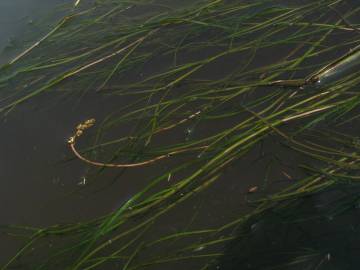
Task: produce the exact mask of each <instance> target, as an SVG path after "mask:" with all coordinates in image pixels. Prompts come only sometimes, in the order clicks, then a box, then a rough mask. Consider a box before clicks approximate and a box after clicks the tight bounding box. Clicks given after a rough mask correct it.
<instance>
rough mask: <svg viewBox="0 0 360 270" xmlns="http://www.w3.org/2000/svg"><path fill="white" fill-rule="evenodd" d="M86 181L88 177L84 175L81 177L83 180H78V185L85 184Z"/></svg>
mask: <svg viewBox="0 0 360 270" xmlns="http://www.w3.org/2000/svg"><path fill="white" fill-rule="evenodd" d="M86 183H87V180H86V177H85V176H83V177H82V178H81V181H80V182H78V186H85V185H86Z"/></svg>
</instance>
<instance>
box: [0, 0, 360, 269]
mask: <svg viewBox="0 0 360 270" xmlns="http://www.w3.org/2000/svg"><path fill="white" fill-rule="evenodd" d="M75 6H76V7H75V8H74V9H72V10H71V11H69V12H70V14H69V16H67V17H65V18H63V19H62V20H61V21H60V22H59V23H58V24H57V25H56V26H55V27H54V28H53V30H51V31H50V32H49V33H48V34H46V35H45V36H44V37H42V38H41V39H40V40H39V41H37V42H36V43H34V45H32V46H30V47H29V48H28V49H25V50H24V52H23V53H21V54H19V55H18V56H16V57H15V58H14V59H13V60H12V61H10V62H9V64H7V65H5V66H3V67H2V69H1V73H0V90H1V92H2V98H1V101H0V111H1V112H2V113H9V112H10V111H11V110H16V108H17V106H23V103H26V102H35V100H36V98H37V97H39V96H41V94H43V93H44V92H48V93H51V92H53V93H54V94H55V93H66V94H67V95H69V96H70V97H73V96H76V95H82V94H87V93H89V92H93V93H96V94H97V95H99V97H101V96H110V97H112V98H121V99H123V100H125V101H126V104H127V105H126V106H124V107H122V108H119V110H118V111H114V112H113V113H112V114H110V115H109V116H108V117H107V118H105V119H100V121H98V120H99V119H97V121H98V122H100V125H99V127H98V128H97V130H96V132H95V131H94V129H95V128H96V126H97V125H95V126H94V127H92V126H93V125H94V124H95V122H94V120H88V121H86V122H84V123H80V124H79V125H78V126H77V127H76V129H75V133H74V135H73V136H72V137H70V139H69V141H68V146H69V147H70V148H71V150H72V151H73V154H74V155H75V157H76V158H77V159H80V160H82V161H83V162H84V163H85V164H88V165H89V166H91V167H92V166H94V168H93V170H94V175H96V177H94V180H93V181H100V180H101V177H102V172H103V171H104V170H105V169H107V168H108V167H110V168H108V169H116V168H117V169H119V168H122V169H124V168H129V169H132V170H140V169H141V170H144V171H145V172H146V170H147V169H148V167H149V166H157V167H156V168H157V173H158V174H151V175H149V178H148V179H146V185H145V186H144V187H143V189H142V190H141V191H139V192H138V193H136V194H134V195H133V196H132V197H131V198H130V199H129V200H128V201H126V202H125V203H124V204H123V205H122V206H121V207H119V208H118V209H116V210H114V211H112V212H110V213H108V214H107V215H105V216H101V217H98V218H95V219H93V220H89V221H81V222H79V223H74V224H64V225H59V224H57V225H54V226H50V227H46V228H33V227H24V226H12V225H10V226H4V230H6V231H7V232H8V233H12V234H14V235H22V236H24V234H25V237H27V238H28V242H27V243H26V244H25V246H24V247H23V248H22V249H20V250H19V251H18V253H17V254H15V255H14V256H13V257H12V258H11V259H10V260H9V262H8V263H7V264H6V265H4V266H3V267H2V268H1V269H3V270H5V269H10V268H11V267H12V266H13V265H15V266H16V264H17V263H18V262H19V260H20V258H21V259H22V263H24V264H26V265H27V267H31V269H115V268H116V267H117V268H122V269H126V270H128V269H144V268H149V267H154V268H155V269H159V267H160V266H159V265H163V264H165V265H166V267H169V266H168V265H169V264H173V265H182V263H194V265H192V267H193V268H191V269H202V270H205V269H211V268H214V267H216V266H217V265H218V264H219V263H221V262H222V259H219V260H218V258H222V257H223V256H224V246H226V245H229V243H231V242H232V241H239V242H241V243H244V242H243V241H245V240H246V239H248V237H251V235H252V234H253V231H254V230H253V229H254V228H252V229H251V226H252V225H249V224H258V222H259V221H261V220H268V219H269V218H271V214H272V213H274V212H281V211H284V212H286V213H288V212H287V211H290V212H291V211H293V209H294V205H295V206H296V205H297V204H298V203H299V202H300V201H302V200H304V198H309V197H310V198H312V196H316V195H318V194H320V193H321V192H325V191H328V190H331V189H335V188H337V187H339V186H342V185H347V186H350V187H352V186H356V185H357V183H356V182H357V180H358V178H359V176H358V174H357V169H358V166H359V165H358V161H359V154H358V151H357V150H358V149H359V145H358V143H357V140H356V137H355V136H354V135H353V134H352V133H347V132H343V131H342V129H345V128H346V127H347V126H348V125H350V126H351V125H353V123H355V122H356V121H357V119H358V112H357V107H358V104H359V102H360V97H359V93H358V91H357V88H358V86H359V82H360V79H359V78H360V77H359V62H360V56H359V33H358V32H359V30H358V29H359V28H358V25H356V24H352V23H350V21H351V20H352V19H354V18H356V17H357V16H358V15H359V10H360V8H359V7H354V6H349V5H348V4H347V3H346V2H345V1H341V0H321V1H308V2H307V3H303V4H298V5H295V4H294V5H287V4H284V3H281V1H270V0H262V1H240V2H239V1H222V0H214V1H191V3H189V4H188V5H185V4H184V5H181V6H180V7H177V6H174V7H171V6H169V5H166V4H164V1H150V0H143V1H107V0H103V1H95V2H94V3H85V2H84V1H76V5H75ZM334 9H340V10H343V12H342V13H340V14H339V13H338V12H334ZM339 39H341V40H342V42H341V43H338V42H336V41H337V40H339ZM269 55H271V57H269ZM294 78H295V79H294ZM302 78H305V79H302ZM94 117H95V118H97V116H96V115H95V116H94ZM350 121H351V122H350ZM90 127H92V128H91V129H90ZM119 130H121V131H122V130H125V131H126V135H119V133H120V134H123V133H124V132H119ZM184 130H186V131H185V134H184ZM83 136H90V137H91V138H92V139H93V141H92V142H93V143H92V145H90V146H83V145H82V144H81V143H79V142H78V141H79V140H80V138H82V137H83ZM268 140H273V141H275V142H276V143H277V144H278V145H279V147H282V148H284V149H286V151H287V152H286V154H285V156H282V157H279V155H280V154H278V153H272V152H271V148H270V150H269V149H261V147H262V146H263V144H265V143H266V142H267V141H268ZM79 145H80V148H78V147H79ZM64 147H66V146H64ZM259 148H260V149H261V150H260V152H261V151H262V154H263V156H261V155H260V158H259V159H262V158H265V156H266V155H270V156H271V158H272V160H277V161H276V162H277V163H278V165H277V167H276V170H277V171H278V172H283V173H285V172H284V171H283V168H284V163H286V162H285V161H286V159H287V158H289V156H292V157H295V156H298V157H300V159H301V160H302V163H304V164H295V165H296V166H295V168H293V169H294V173H293V174H294V175H297V176H296V181H295V180H294V179H293V178H294V177H291V176H289V175H288V176H286V173H285V176H286V178H287V182H286V185H285V187H281V188H276V189H275V190H273V191H268V190H267V189H266V184H265V183H264V184H263V186H259V187H258V186H255V184H254V186H253V187H250V189H249V190H248V191H249V194H247V195H246V196H247V197H248V198H250V199H249V205H250V206H252V208H250V209H246V211H245V210H244V209H242V210H241V211H240V210H236V209H234V211H235V212H236V217H235V216H231V215H230V216H225V217H224V218H223V219H220V218H219V220H216V221H214V223H213V224H207V223H205V224H204V222H201V219H200V218H196V216H197V215H201V211H207V210H206V209H207V208H204V209H202V208H199V209H198V210H196V211H194V209H193V208H192V207H191V206H190V207H189V205H188V204H189V202H192V203H193V204H195V205H197V203H198V202H197V201H196V200H197V198H198V197H199V196H201V195H203V194H207V191H208V190H209V189H211V188H212V187H213V186H215V185H217V184H219V183H224V184H223V185H226V183H229V180H228V179H227V178H228V177H229V176H228V175H227V173H226V172H227V170H235V171H236V169H237V168H238V167H240V166H241V164H243V163H245V162H246V160H248V159H249V156H250V155H251V153H252V152H254V151H259V150H258V149H259ZM79 149H81V150H79ZM309 164H310V165H309ZM98 167H100V168H98ZM130 167H134V168H130ZM164 168H165V169H164ZM264 171H265V174H266V176H265V177H264V178H269V176H268V175H267V173H266V170H265V169H264ZM304 172H306V174H304ZM241 173H242V171H236V174H235V175H240V174H241ZM272 178H280V177H279V175H277V176H276V177H272ZM272 180H273V181H274V180H276V179H272ZM245 193H246V191H245ZM229 196H237V195H236V194H229ZM204 200H205V201H207V203H206V204H209V205H211V204H210V203H209V202H208V201H211V197H205V199H204ZM356 200H357V198H356ZM341 202H344V207H345V208H346V207H350V205H353V201H351V202H347V201H344V200H341ZM340 206H342V205H341V204H339V207H335V208H331V213H330V215H334V213H335V214H336V213H338V211H341V207H340ZM223 207H224V208H225V207H227V206H226V205H223ZM288 209H291V210H288ZM174 213H176V215H182V216H183V217H184V219H186V220H191V222H190V225H189V222H185V224H182V223H181V222H180V223H179V224H174V226H176V229H177V232H175V233H174V232H171V230H169V229H165V228H164V229H163V230H161V232H159V231H158V230H157V228H158V227H161V226H162V225H163V224H164V220H166V217H169V216H170V217H171V215H174ZM322 214H323V213H322V212H320V214H319V216H321V215H322ZM326 214H327V215H329V213H326ZM269 216H270V217H269ZM300 217H301V216H300V215H294V216H291V219H292V220H295V219H297V218H300ZM305 218H309V217H308V216H306V217H305ZM311 218H313V217H310V218H309V219H311ZM195 220H196V222H195ZM193 223H195V224H196V223H198V224H199V225H198V226H195V225H193ZM255 226H256V225H255ZM249 227H250V230H249ZM235 239H236V240H235ZM49 241H51V243H52V246H53V247H52V248H51V249H48V248H47V246H48V242H49ZM245 243H246V241H245ZM225 251H226V250H225ZM295 253H296V252H295ZM295 253H294V254H295ZM298 254H299V253H296V254H295V255H294V256H292V255H291V256H290V258H289V259H288V260H287V261H286V262H285V264H284V262H283V261H282V262H279V265H278V267H279V268H281V267H283V269H289V268H285V267H289V265H290V264H293V265H299V262H301V263H304V262H313V260H317V259H319V258H321V259H323V258H324V257H323V256H322V255H323V253H322V252H319V251H316V250H315V251H313V250H310V249H306V250H304V253H303V254H300V255H298ZM319 254H320V255H319ZM44 255H46V256H47V259H46V260H44ZM291 258H292V259H291ZM314 258H315V259H314ZM23 260H25V261H23ZM316 262H318V263H317V264H316V263H314V264H313V263H311V264H309V265H310V266H309V267H313V268H309V269H316V268H315V267H318V268H319V267H320V266H321V265H320V264H319V261H316ZM319 265H320V266H319ZM271 267H273V266H271ZM274 267H275V266H274ZM189 269H190V268H189ZM264 269H265V268H264ZM269 269H270V266H269Z"/></svg>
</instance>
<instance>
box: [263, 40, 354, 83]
mask: <svg viewBox="0 0 360 270" xmlns="http://www.w3.org/2000/svg"><path fill="white" fill-rule="evenodd" d="M358 66H360V45H358V46H356V47H355V48H353V49H351V50H350V52H348V53H346V54H345V55H343V56H341V57H340V58H338V59H336V60H335V61H333V62H331V63H330V64H328V65H326V66H325V67H323V68H321V69H320V70H319V71H317V72H315V73H314V74H312V75H310V76H308V77H307V78H305V79H297V80H277V81H273V82H270V83H268V84H267V85H268V86H284V87H304V86H307V85H310V86H311V85H315V84H317V85H319V86H320V85H325V84H328V83H330V82H333V81H335V80H337V79H338V78H339V77H340V76H342V75H345V74H347V73H348V72H349V71H352V69H353V68H356V67H358Z"/></svg>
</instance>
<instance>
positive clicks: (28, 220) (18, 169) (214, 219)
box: [0, 0, 359, 270]
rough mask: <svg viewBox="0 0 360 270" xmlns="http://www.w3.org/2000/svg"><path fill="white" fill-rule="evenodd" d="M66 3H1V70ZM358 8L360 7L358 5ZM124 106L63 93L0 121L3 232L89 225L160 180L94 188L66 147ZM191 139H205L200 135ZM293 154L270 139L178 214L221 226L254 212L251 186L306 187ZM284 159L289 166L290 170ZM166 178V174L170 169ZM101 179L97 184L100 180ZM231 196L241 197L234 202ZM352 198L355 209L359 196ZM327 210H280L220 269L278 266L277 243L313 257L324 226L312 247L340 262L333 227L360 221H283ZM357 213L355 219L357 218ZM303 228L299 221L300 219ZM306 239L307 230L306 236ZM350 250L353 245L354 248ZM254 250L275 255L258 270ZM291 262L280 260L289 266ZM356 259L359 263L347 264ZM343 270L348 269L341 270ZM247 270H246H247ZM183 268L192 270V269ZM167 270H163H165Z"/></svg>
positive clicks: (128, 179) (134, 174) (121, 179)
mask: <svg viewBox="0 0 360 270" xmlns="http://www.w3.org/2000/svg"><path fill="white" fill-rule="evenodd" d="M69 2H70V4H72V1H65V0H62V1H61V0H57V1H55V0H52V1H45V0H41V1H40V0H32V1H30V0H23V1H14V0H2V1H1V2H0V50H3V51H4V53H3V54H2V55H3V57H2V58H1V59H0V64H1V63H5V62H7V61H8V60H9V59H11V58H12V57H14V56H15V55H17V53H19V52H20V51H21V47H22V46H23V45H21V44H24V43H25V44H31V42H32V40H36V39H37V38H38V37H41V36H42V35H43V34H44V33H46V30H47V29H48V28H47V27H46V25H45V26H44V25H42V26H41V27H39V26H38V25H37V24H38V19H40V18H41V17H43V16H50V20H47V21H48V22H49V26H50V25H51V22H54V21H56V20H57V19H58V18H59V17H61V11H59V13H55V14H54V15H49V13H50V11H53V9H54V8H55V7H58V6H59V4H69ZM354 5H355V6H356V3H355V4H354ZM60 10H61V9H60ZM40 21H41V19H40ZM24 33H26V34H25V35H24ZM25 36H26V37H25ZM272 57H276V55H273V56H272ZM269 61H271V59H269ZM213 72H214V73H216V71H213ZM127 102H128V101H125V100H122V98H121V97H118V98H114V97H113V96H111V97H106V96H102V97H101V99H99V96H98V95H96V94H85V95H78V96H75V97H74V96H71V97H69V96H66V95H64V94H63V93H55V94H54V93H49V94H45V95H42V96H41V97H38V98H35V99H34V100H32V101H31V102H29V103H25V104H24V105H21V106H19V107H18V108H16V109H15V110H14V111H13V112H11V113H10V114H8V115H7V116H6V117H4V118H3V119H2V120H1V122H0V130H1V133H0V150H1V151H0V223H1V224H31V225H33V226H45V225H51V224H57V223H67V222H76V221H82V220H87V219H90V218H95V217H97V216H99V215H103V214H106V213H108V211H110V210H113V209H116V208H117V207H119V206H120V205H121V204H122V203H123V202H124V201H126V199H128V198H130V197H131V195H133V194H135V193H136V192H138V191H139V190H140V188H141V187H143V186H144V184H145V183H144V180H146V177H145V176H148V175H155V174H156V173H157V172H158V171H156V170H159V168H152V167H150V168H146V169H144V170H139V171H138V170H125V171H121V172H119V171H116V170H106V171H105V172H102V173H101V175H100V176H99V175H97V176H96V181H92V180H93V178H94V179H95V176H94V175H95V174H96V173H94V172H93V170H91V169H90V168H89V166H87V165H84V164H83V163H82V162H80V161H78V160H74V159H73V156H72V153H71V152H70V150H69V149H68V145H67V143H66V141H67V139H68V137H69V136H70V135H71V134H72V132H73V129H74V126H76V125H77V124H78V123H79V122H81V121H83V120H85V119H88V118H92V117H96V118H97V119H100V120H101V119H104V118H105V117H106V116H107V115H108V114H109V113H111V112H112V111H113V110H116V109H117V108H119V107H121V106H125V105H126V103H127ZM33 119H36V121H33ZM188 129H190V131H191V132H192V126H189V127H187V128H185V130H184V133H183V134H178V136H180V137H184V138H185V137H186V136H187V135H189V134H187V132H186V131H187V130H188ZM193 132H200V131H197V130H196V129H194V131H193ZM188 133H189V132H188ZM83 143H84V145H86V143H87V140H86V139H84V140H83ZM274 153H276V155H275V154H274ZM288 155H289V152H288V149H286V147H284V146H283V145H282V144H281V142H280V140H279V139H277V138H269V139H267V140H265V141H264V143H263V145H261V147H260V146H259V147H255V148H254V149H253V151H252V152H251V153H249V154H248V156H247V158H246V160H240V161H238V162H236V163H235V164H234V165H233V166H232V167H231V168H229V169H228V170H227V172H226V173H225V174H224V175H223V178H224V179H223V180H224V181H218V182H217V183H216V184H214V185H213V186H211V188H210V189H209V190H208V192H207V194H206V196H205V195H202V196H199V197H197V198H196V199H192V200H190V201H189V202H187V203H186V204H185V205H184V206H182V207H185V208H187V209H188V208H191V207H192V208H194V209H196V210H194V212H193V213H192V214H193V215H194V216H196V219H194V220H196V221H194V222H192V223H191V226H192V227H194V228H201V227H202V226H204V225H209V224H211V225H213V226H215V225H217V224H222V223H223V222H224V220H231V219H232V218H236V217H237V216H239V213H243V212H245V211H247V210H249V209H250V208H249V206H248V204H247V199H248V198H249V196H250V197H251V196H253V195H249V194H248V193H247V191H248V190H249V188H251V187H254V186H262V185H264V182H265V181H267V180H266V179H276V181H270V182H267V183H266V190H264V191H261V192H263V193H271V192H272V191H275V190H278V189H279V188H281V187H283V186H286V185H287V184H288V183H290V182H292V181H296V180H297V179H301V178H302V177H303V176H305V173H303V172H302V171H299V170H298V169H297V168H296V165H295V164H300V163H304V162H307V161H308V159H307V158H305V157H304V156H302V155H300V154H298V155H295V154H293V153H292V155H291V156H288ZM259 157H261V158H259ZM279 160H286V164H284V163H282V162H280V161H279ZM161 169H164V170H165V169H166V165H164V168H161ZM161 169H160V170H161ZM99 178H100V180H101V181H98V180H99ZM143 179H144V180H143ZM84 184H85V185H84ZM261 192H260V194H261ZM343 192H344V193H346V192H347V191H346V190H345V191H343ZM335 193H336V192H335ZM228 194H237V195H236V196H228ZM254 196H257V195H254ZM329 196H331V195H329ZM351 196H353V198H354V200H357V197H356V196H355V195H354V194H352V195H351ZM331 198H336V196H331ZM334 200H335V199H334ZM324 201H326V202H327V201H328V200H327V195H326V194H325V195H323V197H321V195H320V196H319V197H315V198H311V199H310V200H309V201H308V200H304V202H301V205H300V206H299V205H290V206H289V208H288V209H282V211H283V212H281V211H279V213H277V217H278V219H272V218H269V219H267V220H266V221H264V223H263V224H255V225H254V224H250V225H249V229H250V230H254V231H256V233H255V234H254V238H253V239H245V240H243V241H246V242H239V243H238V242H236V241H234V242H233V243H231V244H230V245H228V246H227V247H226V252H227V254H229V255H228V256H225V257H224V258H223V259H221V260H220V261H219V268H217V269H225V270H230V269H234V270H235V269H240V268H235V267H238V265H240V266H241V267H242V268H241V269H262V267H264V265H265V266H267V265H268V264H269V261H271V260H272V259H273V258H272V257H271V256H272V253H271V252H269V250H268V249H261V247H264V246H266V245H267V244H268V243H273V247H271V249H272V251H273V252H274V254H279V253H281V252H283V253H284V254H286V255H287V256H289V257H291V256H290V255H288V252H290V253H291V252H294V253H296V252H298V249H297V248H294V247H298V246H296V245H297V243H299V242H300V243H302V242H301V241H303V243H304V244H303V243H302V244H301V245H303V246H302V247H303V248H304V250H306V249H308V248H312V247H313V246H306V245H305V242H306V243H309V241H308V238H307V237H309V238H311V239H314V238H316V237H318V235H317V232H318V231H320V230H322V229H323V228H324V226H325V227H326V230H325V231H324V235H323V236H321V237H320V238H319V240H317V241H319V242H320V244H319V243H317V244H314V246H317V247H319V250H321V251H322V252H320V253H319V254H318V255H317V256H318V257H321V258H324V264H325V263H326V262H327V261H329V260H330V259H332V256H334V255H333V254H334V250H327V249H326V248H325V247H326V246H328V245H336V243H338V242H339V241H341V239H338V238H337V237H335V236H334V231H336V227H337V226H342V225H341V224H343V223H345V225H344V227H343V228H344V229H343V230H342V231H343V233H344V234H345V235H347V236H348V235H349V234H351V233H353V232H354V233H355V234H356V232H357V228H358V226H359V225H358V223H357V222H351V226H352V227H351V226H349V227H347V225H346V224H348V220H352V215H351V214H348V213H347V216H346V217H345V218H344V219H342V220H341V222H340V223H329V222H331V221H332V220H330V221H329V220H319V221H318V223H316V226H315V227H311V225H312V224H309V223H306V224H302V223H301V222H299V224H296V226H292V225H291V226H290V225H289V224H287V223H286V218H287V215H289V213H291V211H294V210H293V209H295V208H296V209H297V210H298V209H305V210H304V211H303V212H304V216H306V217H308V216H309V215H313V213H314V212H316V211H318V207H322V205H324ZM325 204H326V203H325ZM319 205H320V206H319ZM329 207H331V206H329ZM354 211H355V212H356V213H357V211H358V210H354ZM355 212H354V213H353V214H354V215H355V214H356V213H355ZM185 213H186V211H184V212H183V213H182V212H181V209H180V210H178V211H177V212H176V214H174V215H173V216H171V215H170V216H168V217H167V219H166V220H164V222H163V227H161V228H158V230H159V231H163V230H165V231H169V232H173V231H176V230H177V228H174V227H172V225H171V223H173V221H174V220H176V222H175V223H176V224H177V225H178V226H179V228H181V227H182V226H186V225H187V224H188V223H190V222H189V220H190V219H191V217H189V216H188V215H187V214H185ZM269 215H270V214H269ZM299 219H301V216H300V215H299ZM284 220H285V221H284ZM169 221H172V222H169ZM334 224H336V225H334ZM295 227H296V228H295ZM309 227H310V228H309ZM294 228H295V229H294ZM352 230H353V231H352ZM305 231H306V232H308V231H309V232H308V234H306V233H305ZM289 235H291V237H289ZM328 235H331V237H329V236H328ZM356 235H358V234H356ZM287 237H289V239H288V238H287ZM304 239H305V240H304ZM314 241H315V240H314ZM354 241H355V240H354ZM349 242H350V240H349ZM351 245H353V243H352V244H351ZM351 245H350V244H349V248H351V247H350V246H351ZM18 246H19V245H18V243H17V242H16V241H14V239H13V238H10V237H8V236H4V235H0V250H1V252H0V265H1V264H2V262H4V261H6V260H7V259H8V258H9V256H10V255H12V254H14V251H15V250H16V248H18ZM347 247H348V246H347ZM242 250H247V251H249V253H246V252H245V253H243V256H237V254H238V253H242ZM253 250H261V252H265V253H266V252H269V253H268V256H266V258H264V260H263V261H262V262H259V263H258V264H254V261H256V258H254V257H256V256H260V255H259V254H257V253H256V254H255V253H253V252H252V251H253ZM304 254H306V252H305V253H304ZM300 255H301V254H300ZM300 255H299V257H300ZM287 256H284V263H285V262H286V258H288V257H287ZM355 257H356V255H354V256H352V257H351V258H355ZM279 261H281V260H279ZM341 262H343V264H341ZM357 263H358V261H357V259H353V261H351V260H350V261H349V259H348V257H347V256H345V255H344V256H343V257H342V258H341V260H340V263H338V264H337V265H335V266H332V268H327V269H356V268H351V267H352V265H354V264H357ZM234 265H235V266H234ZM344 265H346V267H348V268H344V267H345V266H344ZM245 266H247V268H244V267H245ZM181 267H183V266H180V267H179V269H184V268H181ZM187 267H189V268H188V269H196V264H195V265H193V266H191V265H190V266H187ZM296 267H298V268H296ZM301 267H304V266H303V265H301V266H294V268H289V269H307V268H301ZM157 269H158V268H157ZM162 269H166V266H165V268H162ZM315 269H316V268H315Z"/></svg>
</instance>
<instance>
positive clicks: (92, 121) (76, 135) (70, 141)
mask: <svg viewBox="0 0 360 270" xmlns="http://www.w3.org/2000/svg"><path fill="white" fill-rule="evenodd" d="M191 117H193V116H191ZM182 121H183V122H185V121H184V120H182ZM94 124H95V119H94V118H92V119H89V120H86V121H85V122H83V123H81V124H79V125H78V126H77V127H76V130H75V133H74V135H73V136H71V137H70V138H69V139H68V144H69V146H70V149H71V150H72V152H73V153H74V154H75V156H76V157H77V158H79V159H80V160H82V161H84V162H86V163H88V164H91V165H93V166H98V167H108V168H130V167H140V166H144V165H149V164H152V163H155V162H157V161H160V160H162V159H165V158H169V157H172V156H173V155H177V154H181V153H185V152H190V151H198V150H204V149H207V148H208V146H199V147H187V148H179V149H177V150H174V151H171V152H168V153H166V154H163V155H159V156H156V157H154V158H152V159H148V160H145V161H141V162H135V163H105V162H98V161H93V160H90V159H87V158H85V157H84V156H83V155H81V154H80V153H79V151H77V149H76V147H75V144H76V140H77V139H78V138H79V137H81V136H82V135H83V134H84V131H85V130H86V129H88V128H90V127H92V126H93V125H94Z"/></svg>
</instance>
